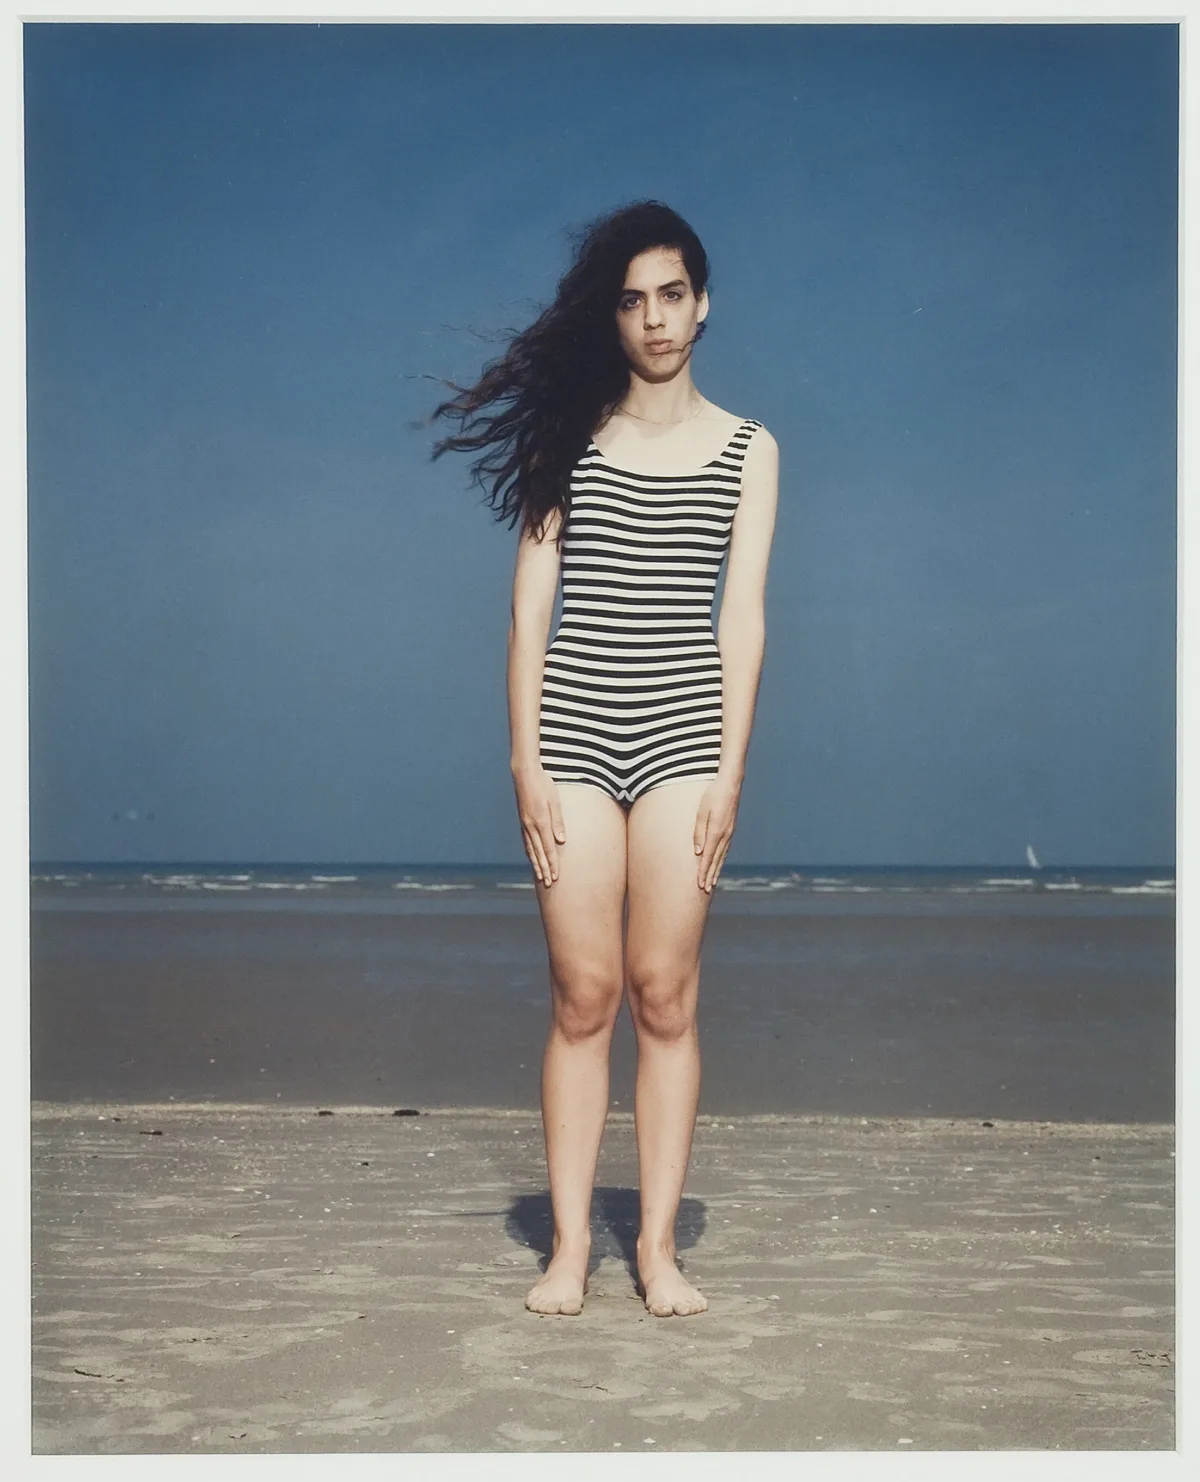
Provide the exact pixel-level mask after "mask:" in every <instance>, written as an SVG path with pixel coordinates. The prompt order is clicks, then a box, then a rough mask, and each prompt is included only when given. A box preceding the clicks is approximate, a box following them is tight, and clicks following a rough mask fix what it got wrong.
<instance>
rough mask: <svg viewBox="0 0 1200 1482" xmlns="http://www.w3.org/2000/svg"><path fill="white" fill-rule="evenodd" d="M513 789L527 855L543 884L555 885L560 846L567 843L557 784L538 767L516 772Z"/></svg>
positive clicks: (514, 773) (543, 769)
mask: <svg viewBox="0 0 1200 1482" xmlns="http://www.w3.org/2000/svg"><path fill="white" fill-rule="evenodd" d="M513 786H514V787H515V788H516V791H517V815H518V817H519V818H520V820H521V834H522V837H523V838H524V841H525V853H526V854H527V855H528V856H529V862H530V864H532V865H533V872H534V874H535V875H536V876H537V877H538V879H539V880H540V881H541V882H542V884H543V885H552V884H553V883H554V881H555V880H557V879H558V845H559V844H565V843H566V841H567V830H566V828H565V826H564V825H563V816H562V804H561V803H560V802H559V798H558V784H557V783H556V782H555V780H554V778H553V777H551V776H550V774H549V773H548V772H547V771H546V770H545V768H544V767H540V766H538V767H530V768H528V769H526V770H522V771H514V772H513Z"/></svg>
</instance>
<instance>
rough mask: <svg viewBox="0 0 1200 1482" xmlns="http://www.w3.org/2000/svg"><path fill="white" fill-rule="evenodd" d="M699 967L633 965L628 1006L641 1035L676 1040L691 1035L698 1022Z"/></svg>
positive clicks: (631, 967)
mask: <svg viewBox="0 0 1200 1482" xmlns="http://www.w3.org/2000/svg"><path fill="white" fill-rule="evenodd" d="M699 985H700V970H699V968H698V967H690V968H682V967H678V966H676V965H674V964H656V965H649V964H648V965H646V966H644V967H642V966H639V965H637V964H631V965H630V969H629V1009H630V1013H631V1014H632V1015H633V1022H634V1026H635V1027H636V1029H637V1031H638V1033H639V1034H645V1035H649V1036H650V1037H651V1038H652V1039H658V1040H664V1041H674V1040H679V1039H682V1038H683V1037H684V1036H685V1035H686V1034H689V1033H690V1032H691V1030H692V1028H693V1026H694V1025H695V1022H696V997H697V992H698V989H699Z"/></svg>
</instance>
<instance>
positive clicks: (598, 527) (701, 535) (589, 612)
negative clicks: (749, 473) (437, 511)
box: [541, 418, 762, 802]
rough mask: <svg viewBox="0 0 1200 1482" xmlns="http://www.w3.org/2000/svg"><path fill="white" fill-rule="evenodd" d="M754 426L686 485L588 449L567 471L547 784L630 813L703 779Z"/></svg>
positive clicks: (709, 760) (545, 718) (548, 686)
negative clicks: (727, 573) (574, 785)
mask: <svg viewBox="0 0 1200 1482" xmlns="http://www.w3.org/2000/svg"><path fill="white" fill-rule="evenodd" d="M761 425H762V424H761V423H760V422H756V421H754V420H753V419H751V418H747V419H746V420H744V421H743V422H742V423H741V425H740V426H739V428H738V430H737V431H736V432H735V433H734V435H733V437H732V438H731V439H730V441H729V442H728V443H727V444H726V446H725V448H724V450H723V451H722V452H721V453H720V455H719V456H718V457H716V458H714V459H713V460H712V461H711V462H710V463H708V464H706V465H705V466H704V467H703V468H701V469H697V470H696V471H695V472H692V473H685V474H672V475H669V476H668V475H663V474H643V473H632V472H630V471H629V470H627V469H622V468H619V467H617V466H616V465H615V464H612V463H610V462H609V461H608V459H607V458H606V457H605V456H604V455H603V454H602V453H601V452H600V450H599V448H598V447H597V446H596V444H595V443H589V444H588V448H587V452H586V453H585V454H584V456H583V457H582V458H581V459H580V460H579V462H578V463H577V464H576V465H575V468H574V470H573V472H572V475H571V500H570V506H569V510H568V513H567V520H566V528H565V530H564V534H563V545H562V565H561V571H562V594H563V605H562V616H561V619H560V621H559V625H558V631H557V632H556V633H555V635H554V639H553V641H552V642H551V644H550V646H549V648H548V649H547V651H546V663H545V672H544V678H543V681H542V702H541V758H542V765H543V766H544V767H545V769H546V771H547V772H549V774H550V775H551V776H552V777H553V778H555V779H556V780H557V781H559V782H591V783H594V784H595V785H597V786H599V787H602V788H604V790H605V791H606V792H608V793H610V794H611V795H612V796H613V797H615V798H617V799H618V800H619V801H626V802H633V800H634V799H636V798H638V797H640V796H641V794H642V793H644V792H646V791H647V790H648V789H649V788H651V787H655V786H657V785H658V784H659V783H660V782H667V781H672V780H675V779H677V778H683V777H712V776H715V774H716V770H717V766H718V763H719V762H720V759H721V655H720V651H719V650H718V648H717V640H716V635H715V633H714V632H713V625H712V607H713V596H714V593H715V591H716V584H717V576H718V574H719V572H720V569H721V562H722V561H723V560H724V558H725V553H726V551H727V550H728V549H729V539H730V533H731V530H732V527H733V517H734V515H735V514H736V513H737V506H738V500H739V498H740V497H741V491H742V465H743V461H744V459H745V454H746V448H747V446H748V444H749V442H750V439H751V437H752V436H753V434H754V432H755V430H756V429H757V428H758V427H760V426H761Z"/></svg>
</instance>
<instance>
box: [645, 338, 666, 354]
mask: <svg viewBox="0 0 1200 1482" xmlns="http://www.w3.org/2000/svg"><path fill="white" fill-rule="evenodd" d="M670 348H671V341H670V340H647V341H646V349H647V350H649V351H650V353H651V355H661V354H662V353H663V351H664V350H669V349H670Z"/></svg>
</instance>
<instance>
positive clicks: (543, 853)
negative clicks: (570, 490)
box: [508, 510, 566, 885]
mask: <svg viewBox="0 0 1200 1482" xmlns="http://www.w3.org/2000/svg"><path fill="white" fill-rule="evenodd" d="M561 522H562V513H561V511H559V510H554V511H553V512H552V513H551V515H550V518H549V519H548V520H547V521H546V525H545V528H544V530H543V531H542V535H541V538H540V539H539V538H537V537H535V536H533V535H531V534H529V532H528V531H524V530H523V531H522V533H521V538H520V541H519V543H518V545H517V563H516V570H515V572H514V574H513V594H512V619H511V621H510V622H509V625H508V726H509V738H510V747H511V751H510V759H509V765H510V768H511V770H512V774H513V783H514V786H515V787H516V791H517V808H518V812H519V814H520V818H521V829H522V833H523V835H524V838H525V852H526V853H527V854H528V855H529V859H530V862H531V863H532V865H533V867H534V870H535V871H536V872H537V875H538V878H539V879H540V880H541V881H542V882H543V883H544V884H547V885H548V884H550V883H551V881H553V880H555V879H557V878H558V853H557V849H556V848H555V841H556V840H557V842H558V843H559V844H561V843H563V842H564V840H565V839H566V833H565V831H564V829H563V823H562V813H561V810H560V808H559V803H558V790H557V788H556V787H555V785H554V781H553V779H552V778H551V777H549V776H547V774H546V773H545V771H544V770H543V768H542V760H541V747H540V734H539V733H540V721H541V704H542V678H543V674H544V671H545V666H546V639H547V637H548V636H549V633H550V619H551V617H552V616H553V613H554V596H555V593H556V592H557V590H558V577H559V561H560V557H559V551H558V547H557V546H556V545H555V535H556V534H557V532H558V528H559V525H560V524H561Z"/></svg>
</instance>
